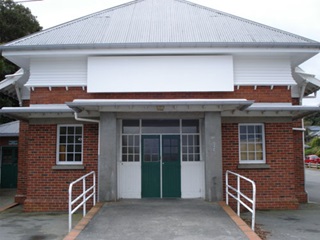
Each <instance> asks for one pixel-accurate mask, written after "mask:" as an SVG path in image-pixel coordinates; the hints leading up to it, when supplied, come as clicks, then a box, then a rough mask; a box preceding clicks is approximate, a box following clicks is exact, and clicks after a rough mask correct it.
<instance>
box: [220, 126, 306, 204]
mask: <svg viewBox="0 0 320 240" xmlns="http://www.w3.org/2000/svg"><path fill="white" fill-rule="evenodd" d="M292 128H293V124H292V123H265V141H266V153H267V154H266V163H267V164H268V165H270V169H238V163H239V153H238V152H239V149H238V124H236V123H223V124H222V145H223V152H222V155H223V156H222V157H223V173H225V172H226V170H231V171H234V172H236V173H239V174H241V175H244V176H246V177H248V178H250V179H252V180H254V181H255V182H256V186H257V209H290V208H291V209H295V208H297V207H298V203H299V201H301V197H300V195H303V194H304V190H303V189H302V184H303V180H302V179H299V180H298V181H296V177H297V172H298V173H299V174H301V170H303V168H301V169H297V167H296V166H297V165H296V161H297V159H298V158H296V157H295V154H296V153H297V151H299V150H296V149H295V147H297V145H298V144H295V140H296V138H295V134H294V133H293V130H292ZM300 136H301V135H300ZM300 150H301V145H300ZM299 156H301V154H299ZM300 161H301V159H300ZM298 196H299V197H298Z"/></svg>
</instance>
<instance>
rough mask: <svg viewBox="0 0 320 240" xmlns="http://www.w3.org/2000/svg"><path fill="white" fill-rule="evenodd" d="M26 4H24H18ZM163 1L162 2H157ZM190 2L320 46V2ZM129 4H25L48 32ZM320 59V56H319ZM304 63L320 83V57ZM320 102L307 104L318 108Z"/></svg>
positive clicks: (79, 0) (108, 0) (50, 0)
mask: <svg viewBox="0 0 320 240" xmlns="http://www.w3.org/2000/svg"><path fill="white" fill-rule="evenodd" d="M15 1H16V2H18V1H23V0H15ZM158 1H161V0H158ZM190 1H191V2H194V3H197V4H200V5H203V6H207V7H210V8H213V9H217V10H220V11H223V12H227V13H230V14H233V15H236V16H239V17H242V18H246V19H249V20H252V21H255V22H258V23H262V24H265V25H269V26H271V27H275V28H279V29H281V30H285V31H288V32H291V33H294V34H298V35H301V36H303V37H306V38H310V39H312V40H316V41H319V42H320V1H319V0H303V1H302V0H267V1H259V0H190ZM126 2H130V1H128V0H43V1H34V2H23V3H21V4H23V5H24V6H25V7H28V8H29V9H30V10H31V12H32V14H33V15H34V16H36V17H37V19H38V21H39V23H40V25H41V26H42V27H43V28H44V29H46V28H49V27H53V26H56V25H59V24H61V23H64V22H67V21H70V20H73V19H76V18H79V17H82V16H85V15H88V14H91V13H94V12H97V11H100V10H104V9H107V8H110V7H114V6H117V5H120V4H123V3H126ZM318 55H319V56H318ZM318 55H317V56H315V57H313V58H312V59H310V60H308V61H307V62H305V63H303V64H302V65H301V67H302V68H303V69H304V70H305V71H306V72H308V73H312V74H315V75H316V77H317V78H318V79H320V54H318ZM318 95H319V96H318V97H317V99H310V100H308V101H306V102H305V103H304V104H308V105H319V104H320V93H319V94H318Z"/></svg>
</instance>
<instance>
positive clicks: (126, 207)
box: [77, 199, 248, 240]
mask: <svg viewBox="0 0 320 240" xmlns="http://www.w3.org/2000/svg"><path fill="white" fill-rule="evenodd" d="M77 239H79V240H81V239H84V240H87V239H95V240H99V239H108V240H123V239H139V240H147V239H148V240H149V239H150V240H151V239H152V240H158V239H159V240H160V239H161V240H162V239H170V240H180V239H181V240H182V239H183V240H191V239H192V240H193V239H194V240H196V239H201V240H206V239H211V240H212V239H228V240H233V239H248V238H247V237H246V235H245V234H244V233H243V232H242V231H241V230H240V229H239V227H238V226H237V225H236V224H235V223H234V222H233V221H232V219H231V218H230V217H229V216H228V215H227V214H226V212H225V211H224V210H223V209H222V208H221V207H220V205H219V204H218V203H208V202H205V201H203V200H200V199H199V200H195V199H193V200H182V199H172V200H146V199H142V200H131V201H130V200H124V201H120V202H118V203H106V204H104V206H103V207H102V208H101V210H100V211H99V212H98V213H97V214H96V216H95V217H94V218H93V219H92V221H91V222H90V223H89V224H88V225H87V227H86V228H85V229H84V230H83V231H82V232H81V233H80V234H79V236H78V237H77Z"/></svg>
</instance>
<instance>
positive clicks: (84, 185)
mask: <svg viewBox="0 0 320 240" xmlns="http://www.w3.org/2000/svg"><path fill="white" fill-rule="evenodd" d="M86 190H87V189H86V178H83V179H82V193H84V194H83V202H84V204H83V216H85V215H86V210H87V209H86V206H87V201H86V196H87V194H86V193H85V192H86Z"/></svg>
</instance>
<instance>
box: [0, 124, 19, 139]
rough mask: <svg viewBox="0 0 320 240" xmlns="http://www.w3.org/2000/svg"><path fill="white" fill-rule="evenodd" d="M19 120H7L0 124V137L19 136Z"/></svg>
mask: <svg viewBox="0 0 320 240" xmlns="http://www.w3.org/2000/svg"><path fill="white" fill-rule="evenodd" d="M19 126H20V122H19V121H14V122H9V123H5V124H1V125H0V137H15V136H19Z"/></svg>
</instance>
